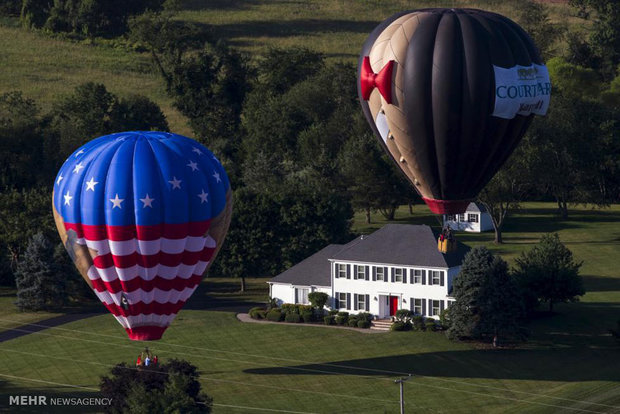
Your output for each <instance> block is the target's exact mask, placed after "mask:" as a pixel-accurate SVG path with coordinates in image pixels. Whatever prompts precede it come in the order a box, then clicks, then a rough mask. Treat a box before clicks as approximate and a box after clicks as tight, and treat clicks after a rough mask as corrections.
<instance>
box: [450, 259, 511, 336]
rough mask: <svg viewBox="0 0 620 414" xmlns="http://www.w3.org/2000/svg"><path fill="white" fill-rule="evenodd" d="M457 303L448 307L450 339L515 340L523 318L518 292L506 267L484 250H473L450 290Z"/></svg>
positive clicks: (464, 261)
mask: <svg viewBox="0 0 620 414" xmlns="http://www.w3.org/2000/svg"><path fill="white" fill-rule="evenodd" d="M453 289H454V291H453V295H454V298H455V299H456V301H455V302H454V303H453V304H452V306H450V328H449V329H448V331H447V335H448V337H449V338H451V339H461V338H475V339H482V338H484V337H492V338H493V345H494V346H496V345H497V344H498V342H499V340H500V338H506V337H516V336H517V335H518V333H519V323H518V321H519V318H520V317H521V315H522V302H521V296H520V292H519V290H518V288H517V286H516V284H515V282H514V280H513V279H512V277H511V276H510V274H509V272H508V265H507V264H506V262H505V261H504V260H502V259H501V258H500V257H495V256H493V254H492V253H491V252H490V251H489V250H488V249H487V248H486V247H476V248H475V249H473V250H471V251H470V252H469V253H468V254H467V255H466V256H465V259H464V260H463V264H462V267H461V272H460V273H459V275H458V276H457V277H456V279H455V281H454V287H453Z"/></svg>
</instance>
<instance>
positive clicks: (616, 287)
mask: <svg viewBox="0 0 620 414" xmlns="http://www.w3.org/2000/svg"><path fill="white" fill-rule="evenodd" d="M583 282H584V285H585V287H586V292H608V291H620V279H619V278H617V277H601V276H591V275H584V276H583Z"/></svg>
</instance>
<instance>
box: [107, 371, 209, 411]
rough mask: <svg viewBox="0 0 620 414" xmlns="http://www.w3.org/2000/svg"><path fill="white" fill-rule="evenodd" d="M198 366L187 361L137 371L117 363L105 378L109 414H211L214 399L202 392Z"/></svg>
mask: <svg viewBox="0 0 620 414" xmlns="http://www.w3.org/2000/svg"><path fill="white" fill-rule="evenodd" d="M198 378H199V374H198V369H197V367H196V366H194V365H192V364H190V363H189V362H187V361H184V360H177V359H171V360H170V361H169V362H168V363H163V364H162V363H159V364H157V365H155V366H152V365H151V366H148V367H141V368H139V369H138V368H134V367H130V366H127V364H125V363H124V362H123V363H120V364H117V365H116V366H115V367H113V368H112V369H111V370H110V373H109V376H102V377H101V383H100V388H101V393H102V395H103V396H105V397H107V398H111V401H112V403H111V405H109V406H106V412H109V413H144V414H147V413H154V412H157V413H179V412H182V413H210V412H211V409H212V405H213V400H212V398H210V397H209V396H208V395H206V394H205V393H204V392H202V391H201V386H200V382H199V381H198Z"/></svg>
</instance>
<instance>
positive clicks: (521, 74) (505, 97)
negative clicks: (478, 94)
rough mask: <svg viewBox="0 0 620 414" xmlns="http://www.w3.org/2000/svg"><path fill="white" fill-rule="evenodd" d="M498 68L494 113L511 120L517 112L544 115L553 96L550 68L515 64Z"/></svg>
mask: <svg viewBox="0 0 620 414" xmlns="http://www.w3.org/2000/svg"><path fill="white" fill-rule="evenodd" d="M493 69H494V70H495V108H494V110H493V114H492V115H493V116H497V117H499V118H504V119H512V118H514V117H515V116H516V115H517V114H518V115H526V116H527V115H530V114H536V115H545V114H546V113H547V108H548V107H549V98H550V96H551V82H550V81H549V71H548V70H547V67H546V66H544V65H536V64H533V65H531V66H519V65H517V66H513V67H511V68H500V67H499V66H495V65H493Z"/></svg>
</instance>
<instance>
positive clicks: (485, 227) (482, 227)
mask: <svg viewBox="0 0 620 414" xmlns="http://www.w3.org/2000/svg"><path fill="white" fill-rule="evenodd" d="M472 205H473V203H472V204H470V205H469V206H468V207H467V210H466V211H465V214H464V216H465V217H464V219H465V220H464V221H461V220H459V216H458V214H457V215H456V217H455V220H448V216H447V215H444V216H443V223H444V225H445V226H448V227H450V228H451V229H452V230H455V231H467V232H472V233H480V232H484V231H489V230H493V222H492V221H491V216H490V215H489V213H481V212H478V211H475V210H472V209H471V206H472ZM468 214H476V215H478V222H477V223H472V222H470V221H468Z"/></svg>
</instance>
